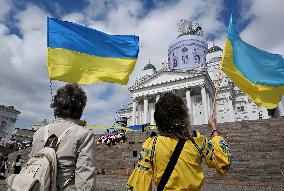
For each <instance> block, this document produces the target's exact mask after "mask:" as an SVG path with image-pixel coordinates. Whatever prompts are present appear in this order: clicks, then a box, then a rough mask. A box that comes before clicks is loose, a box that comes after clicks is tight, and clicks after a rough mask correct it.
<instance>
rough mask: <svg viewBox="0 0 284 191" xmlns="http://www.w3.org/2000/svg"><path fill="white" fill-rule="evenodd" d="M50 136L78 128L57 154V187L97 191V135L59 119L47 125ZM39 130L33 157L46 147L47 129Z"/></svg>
mask: <svg viewBox="0 0 284 191" xmlns="http://www.w3.org/2000/svg"><path fill="white" fill-rule="evenodd" d="M47 126H48V128H49V134H48V136H50V135H52V134H55V135H56V136H57V137H60V135H61V134H62V133H63V132H64V130H66V129H67V128H69V127H70V126H74V127H73V128H72V129H71V130H70V131H69V132H68V133H67V134H66V135H65V137H64V138H63V139H62V140H61V142H60V145H59V147H58V150H57V152H56V154H57V159H58V160H57V165H58V167H57V188H58V190H64V191H69V190H70V191H71V190H84V191H89V190H95V182H96V180H95V136H94V134H93V133H92V132H91V131H90V130H88V129H86V128H83V127H81V126H79V125H77V124H76V121H74V120H70V119H62V118H57V119H55V120H54V122H53V123H51V124H49V125H47ZM47 126H45V127H42V128H39V129H38V130H37V131H36V132H35V134H34V137H33V147H32V152H31V156H32V155H33V154H35V153H37V152H38V151H39V150H41V149H42V148H43V147H44V144H45V143H44V138H43V136H44V128H47ZM74 173H75V176H74V178H72V179H71V181H70V182H69V184H68V185H67V186H66V187H65V188H63V185H64V183H65V181H66V180H68V179H69V178H70V177H71V176H72V174H74Z"/></svg>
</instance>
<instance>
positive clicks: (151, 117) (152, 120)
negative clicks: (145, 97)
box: [150, 102, 155, 125]
mask: <svg viewBox="0 0 284 191" xmlns="http://www.w3.org/2000/svg"><path fill="white" fill-rule="evenodd" d="M154 112H155V103H154V102H153V104H152V107H151V116H150V125H154V123H155V121H154Z"/></svg>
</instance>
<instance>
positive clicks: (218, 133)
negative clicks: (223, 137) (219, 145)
mask: <svg viewBox="0 0 284 191" xmlns="http://www.w3.org/2000/svg"><path fill="white" fill-rule="evenodd" d="M215 132H217V133H218V134H221V133H220V132H219V131H218V130H217V129H215V130H213V131H212V133H211V137H212V136H213V134H214V133H215Z"/></svg>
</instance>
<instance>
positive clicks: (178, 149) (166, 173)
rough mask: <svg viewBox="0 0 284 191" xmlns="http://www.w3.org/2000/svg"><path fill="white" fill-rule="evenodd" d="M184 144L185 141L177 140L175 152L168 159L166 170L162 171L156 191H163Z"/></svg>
mask: <svg viewBox="0 0 284 191" xmlns="http://www.w3.org/2000/svg"><path fill="white" fill-rule="evenodd" d="M185 142H186V139H179V140H178V143H177V145H176V147H175V150H174V152H173V154H172V156H171V158H170V162H169V163H168V165H167V167H166V170H165V171H164V174H163V175H162V178H161V180H160V182H159V185H158V187H157V191H163V190H164V187H165V186H166V184H167V182H168V180H169V178H170V176H171V174H172V172H173V170H174V168H175V166H176V163H177V161H178V158H179V156H180V153H181V151H182V149H183V146H184V143H185Z"/></svg>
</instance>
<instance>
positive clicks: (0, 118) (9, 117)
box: [0, 105, 21, 144]
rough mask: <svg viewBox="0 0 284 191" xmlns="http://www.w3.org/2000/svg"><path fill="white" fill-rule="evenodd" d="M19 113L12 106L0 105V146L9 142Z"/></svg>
mask: <svg viewBox="0 0 284 191" xmlns="http://www.w3.org/2000/svg"><path fill="white" fill-rule="evenodd" d="M20 113H21V112H20V111H18V110H16V109H15V108H14V107H13V106H4V105H0V144H5V143H6V142H7V141H9V140H10V138H11V134H12V131H13V129H14V125H15V123H16V120H17V118H18V116H19V114H20Z"/></svg>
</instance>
